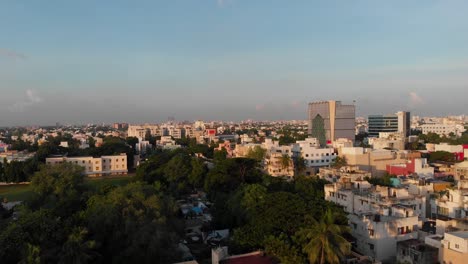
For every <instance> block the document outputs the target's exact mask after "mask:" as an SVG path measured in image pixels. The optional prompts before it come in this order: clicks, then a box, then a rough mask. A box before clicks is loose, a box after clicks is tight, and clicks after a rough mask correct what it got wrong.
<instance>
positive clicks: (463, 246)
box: [439, 231, 468, 264]
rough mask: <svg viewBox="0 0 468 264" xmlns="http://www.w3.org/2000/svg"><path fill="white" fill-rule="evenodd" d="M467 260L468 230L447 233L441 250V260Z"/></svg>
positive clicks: (453, 261)
mask: <svg viewBox="0 0 468 264" xmlns="http://www.w3.org/2000/svg"><path fill="white" fill-rule="evenodd" d="M467 261H468V231H458V232H452V233H445V235H444V239H443V240H442V247H441V248H440V250H439V262H440V263H453V264H462V263H466V262H467Z"/></svg>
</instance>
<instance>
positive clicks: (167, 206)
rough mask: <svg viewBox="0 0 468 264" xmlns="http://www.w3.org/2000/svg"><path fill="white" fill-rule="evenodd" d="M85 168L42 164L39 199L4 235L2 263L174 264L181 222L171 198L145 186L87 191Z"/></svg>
mask: <svg viewBox="0 0 468 264" xmlns="http://www.w3.org/2000/svg"><path fill="white" fill-rule="evenodd" d="M81 172H82V171H81V168H80V167H78V166H74V165H72V164H69V163H64V164H61V165H58V166H54V167H50V166H43V167H41V169H40V171H39V172H37V173H36V174H35V175H34V177H33V179H32V182H31V187H32V189H33V190H34V193H35V197H34V198H33V199H32V200H30V201H26V202H25V204H24V205H23V206H22V208H21V209H20V210H19V212H18V215H19V217H18V220H16V221H14V220H12V219H11V218H10V219H8V220H7V222H6V223H5V226H4V228H2V230H1V231H0V259H1V260H2V263H111V262H112V263H129V262H132V263H133V262H138V263H154V262H156V263H173V262H177V260H179V254H180V253H179V252H178V251H177V249H176V245H177V241H178V240H179V236H178V234H179V233H180V229H181V228H180V224H179V220H177V219H176V218H175V215H176V207H175V206H174V202H173V199H172V198H171V197H168V196H167V195H165V194H162V193H160V192H159V191H158V189H156V188H155V187H154V186H152V185H147V184H144V183H142V182H136V183H132V184H128V185H126V186H122V187H117V186H112V187H110V188H108V187H107V186H102V188H89V187H92V185H88V184H85V183H84V181H83V176H82V173H81Z"/></svg>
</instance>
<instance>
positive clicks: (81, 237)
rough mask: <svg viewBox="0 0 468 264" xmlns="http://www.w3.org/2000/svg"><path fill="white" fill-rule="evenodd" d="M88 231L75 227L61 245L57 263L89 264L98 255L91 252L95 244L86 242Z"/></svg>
mask: <svg viewBox="0 0 468 264" xmlns="http://www.w3.org/2000/svg"><path fill="white" fill-rule="evenodd" d="M87 237H88V230H87V229H86V228H83V227H75V228H74V229H73V230H72V232H71V234H70V235H69V236H68V239H67V241H66V242H65V244H63V247H62V253H61V254H60V260H59V263H64V264H65V263H67V264H68V263H72V264H82V263H90V262H91V261H92V260H93V259H95V258H96V257H97V256H98V254H97V253H96V252H94V251H93V250H94V249H95V248H96V242H95V241H92V240H91V241H90V240H87Z"/></svg>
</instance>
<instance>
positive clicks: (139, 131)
mask: <svg viewBox="0 0 468 264" xmlns="http://www.w3.org/2000/svg"><path fill="white" fill-rule="evenodd" d="M147 131H149V132H150V134H151V135H152V136H161V130H160V128H159V126H158V125H149V124H145V125H130V126H128V131H127V133H128V136H129V137H136V138H145V136H146V132H147Z"/></svg>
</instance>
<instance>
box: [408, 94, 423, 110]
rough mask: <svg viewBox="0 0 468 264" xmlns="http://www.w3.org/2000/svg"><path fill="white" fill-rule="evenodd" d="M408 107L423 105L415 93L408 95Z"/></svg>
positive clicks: (420, 98) (421, 99)
mask: <svg viewBox="0 0 468 264" xmlns="http://www.w3.org/2000/svg"><path fill="white" fill-rule="evenodd" d="M409 99H410V106H411V107H415V106H418V105H421V104H424V99H423V98H422V97H421V96H419V95H418V94H417V93H416V92H410V93H409Z"/></svg>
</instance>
